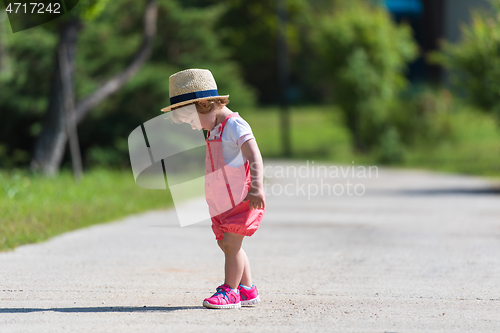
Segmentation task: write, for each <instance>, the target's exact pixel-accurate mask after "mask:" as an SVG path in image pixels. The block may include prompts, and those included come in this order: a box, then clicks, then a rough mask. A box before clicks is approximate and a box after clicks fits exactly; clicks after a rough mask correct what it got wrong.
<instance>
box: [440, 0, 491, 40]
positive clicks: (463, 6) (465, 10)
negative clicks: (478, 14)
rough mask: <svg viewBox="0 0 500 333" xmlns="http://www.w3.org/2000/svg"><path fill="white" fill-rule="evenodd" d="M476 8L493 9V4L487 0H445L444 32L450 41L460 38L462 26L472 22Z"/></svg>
mask: <svg viewBox="0 0 500 333" xmlns="http://www.w3.org/2000/svg"><path fill="white" fill-rule="evenodd" d="M475 9H479V10H491V4H490V3H489V2H488V1H487V0H445V11H444V13H445V14H444V34H445V38H446V39H447V40H448V41H450V42H458V41H459V40H460V36H461V31H460V26H461V25H462V24H463V23H465V24H469V23H470V22H471V13H472V12H473V11H474V10H475Z"/></svg>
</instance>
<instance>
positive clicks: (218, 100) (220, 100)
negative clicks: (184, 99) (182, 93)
mask: <svg viewBox="0 0 500 333" xmlns="http://www.w3.org/2000/svg"><path fill="white" fill-rule="evenodd" d="M206 101H208V102H209V104H210V108H211V109H212V108H213V105H214V104H217V106H218V107H219V108H222V107H224V106H226V105H228V104H229V97H214V98H211V99H206ZM198 102H199V101H196V102H193V103H190V104H196V103H198ZM190 104H184V105H181V106H177V107H174V108H172V109H171V110H170V111H174V110H176V109H180V108H182V107H185V106H187V105H190Z"/></svg>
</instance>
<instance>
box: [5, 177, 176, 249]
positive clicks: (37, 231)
mask: <svg viewBox="0 0 500 333" xmlns="http://www.w3.org/2000/svg"><path fill="white" fill-rule="evenodd" d="M0 185H1V188H0V251H1V250H6V249H10V248H14V247H16V246H19V245H22V244H27V243H33V242H40V241H43V240H46V239H48V238H50V237H52V236H55V235H58V234H61V233H63V232H66V231H70V230H74V229H77V228H81V227H85V226H89V225H92V224H97V223H102V222H107V221H111V220H115V219H118V218H121V217H124V216H127V215H130V214H134V213H139V212H142V211H145V210H148V209H158V208H165V207H169V206H171V205H172V198H171V196H170V192H169V191H165V190H163V191H162V190H145V189H142V188H139V187H138V186H137V185H136V184H135V182H134V177H133V175H132V171H128V170H127V171H110V170H105V169H96V170H92V171H90V172H87V173H86V174H85V176H84V178H83V179H82V180H81V181H80V182H79V183H76V182H75V181H74V179H73V177H72V175H71V173H69V172H67V171H63V172H62V173H61V174H59V175H58V176H57V177H52V178H44V177H40V176H34V175H30V174H28V173H27V172H23V171H0Z"/></svg>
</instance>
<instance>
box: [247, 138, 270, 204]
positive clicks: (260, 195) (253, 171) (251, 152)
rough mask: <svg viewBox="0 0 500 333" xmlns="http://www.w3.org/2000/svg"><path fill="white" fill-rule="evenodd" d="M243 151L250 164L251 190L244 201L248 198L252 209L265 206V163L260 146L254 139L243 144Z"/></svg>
mask: <svg viewBox="0 0 500 333" xmlns="http://www.w3.org/2000/svg"><path fill="white" fill-rule="evenodd" d="M241 151H242V153H243V155H245V157H246V158H247V160H248V163H249V164H250V178H251V180H252V181H251V183H250V190H249V191H248V195H247V196H246V198H245V199H244V201H247V200H248V204H249V206H250V209H259V208H265V207H266V203H265V202H264V165H263V163H262V156H261V155H260V150H259V146H257V142H256V141H255V140H254V139H250V140H248V141H246V142H245V143H243V144H242V145H241Z"/></svg>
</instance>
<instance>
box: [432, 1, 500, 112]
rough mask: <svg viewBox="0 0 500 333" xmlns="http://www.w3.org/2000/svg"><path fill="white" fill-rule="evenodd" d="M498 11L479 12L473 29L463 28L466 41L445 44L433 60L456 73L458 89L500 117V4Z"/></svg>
mask: <svg viewBox="0 0 500 333" xmlns="http://www.w3.org/2000/svg"><path fill="white" fill-rule="evenodd" d="M491 3H492V5H493V8H494V11H492V12H475V13H473V15H472V22H471V24H470V25H462V27H461V28H462V40H461V41H460V42H458V43H456V44H453V43H450V42H444V43H443V45H442V50H441V51H440V52H436V53H434V54H432V55H431V59H432V60H433V61H435V62H437V63H439V64H441V65H443V66H444V67H446V68H448V69H450V71H451V73H452V77H451V78H452V84H453V86H454V88H455V89H456V90H457V91H458V92H459V93H460V94H462V95H465V97H466V98H467V99H468V100H469V101H470V102H472V103H473V104H474V105H476V106H478V107H479V108H482V109H483V110H486V111H494V112H495V113H496V114H497V115H498V117H500V0H491Z"/></svg>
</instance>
